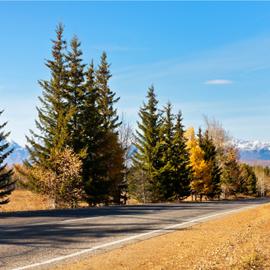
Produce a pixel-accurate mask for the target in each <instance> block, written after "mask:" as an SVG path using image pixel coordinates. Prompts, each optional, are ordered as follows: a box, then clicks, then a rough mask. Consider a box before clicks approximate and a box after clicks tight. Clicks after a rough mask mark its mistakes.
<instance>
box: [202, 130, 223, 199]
mask: <svg viewBox="0 0 270 270" xmlns="http://www.w3.org/2000/svg"><path fill="white" fill-rule="evenodd" d="M198 137H199V144H200V147H201V149H202V150H203V152H204V159H205V161H206V163H207V164H208V170H209V173H210V178H209V179H208V180H209V181H208V182H205V183H204V194H205V195H206V196H207V197H209V198H214V197H215V196H219V195H220V193H221V187H220V182H221V169H220V167H219V165H218V161H217V151H216V147H215V145H214V143H213V140H212V139H211V138H210V137H209V134H208V131H207V130H206V131H205V133H204V134H202V131H201V129H199V135H198Z"/></svg>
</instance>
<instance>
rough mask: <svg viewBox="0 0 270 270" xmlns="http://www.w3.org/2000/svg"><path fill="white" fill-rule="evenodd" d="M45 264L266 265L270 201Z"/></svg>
mask: <svg viewBox="0 0 270 270" xmlns="http://www.w3.org/2000/svg"><path fill="white" fill-rule="evenodd" d="M51 269H53V270H60V269H65V270H75V269H76V270H111V269H114V270H118V269H119V270H131V269H136V270H144V269H147V270H148V269H149V270H163V269H164V270H165V269H168V270H174V269H175V270H176V269H177V270H182V269H184V270H185V269H186V270H191V269H194V270H195V269H196V270H199V269H200V270H210V269H211V270H214V269H224V270H227V269H235V270H236V269H237V270H250V269H270V204H267V205H264V206H259V207H257V208H254V209H250V210H245V211H243V212H240V213H237V214H230V215H228V216H225V217H223V218H220V219H216V220H212V221H208V222H206V223H203V224H199V225H195V226H193V227H191V228H188V229H182V230H179V231H176V232H173V233H169V234H166V235H162V236H158V237H155V238H152V239H149V240H145V241H141V242H137V243H134V244H130V245H128V246H125V247H122V248H119V249H115V250H112V251H108V252H106V253H103V254H97V255H94V256H93V255H92V256H90V255H89V257H86V258H83V259H81V260H78V261H76V262H73V263H70V262H69V263H67V264H64V265H59V266H54V267H52V268H51Z"/></svg>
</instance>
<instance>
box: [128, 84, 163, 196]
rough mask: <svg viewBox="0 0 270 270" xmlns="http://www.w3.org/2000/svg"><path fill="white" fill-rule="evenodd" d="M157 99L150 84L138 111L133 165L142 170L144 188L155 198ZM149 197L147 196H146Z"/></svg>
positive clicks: (158, 124)
mask: <svg viewBox="0 0 270 270" xmlns="http://www.w3.org/2000/svg"><path fill="white" fill-rule="evenodd" d="M157 104H158V100H157V98H156V95H155V91H154V87H153V86H151V87H150V88H149V90H148V93H147V103H144V104H143V106H142V107H141V108H140V111H139V118H140V120H139V122H138V129H137V131H136V144H135V146H136V148H137V152H136V154H135V155H134V159H133V161H134V166H135V167H137V168H138V169H140V170H142V175H143V176H144V178H145V189H146V190H147V191H148V192H147V193H148V194H150V196H151V197H152V198H154V199H155V198H156V197H157V196H158V194H156V191H157V190H158V189H159V187H158V186H157V185H158V181H156V180H157V179H156V178H155V174H154V171H155V169H156V168H157V166H158V163H159V160H158V159H157V157H156V149H157V143H158V141H159V128H160V123H159V121H160V119H159V117H160V114H159V112H158V108H157ZM147 199H149V198H147Z"/></svg>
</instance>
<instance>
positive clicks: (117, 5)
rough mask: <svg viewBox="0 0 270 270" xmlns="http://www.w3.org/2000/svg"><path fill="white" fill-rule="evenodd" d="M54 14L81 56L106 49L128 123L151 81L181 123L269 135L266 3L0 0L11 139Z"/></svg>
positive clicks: (1, 80)
mask: <svg viewBox="0 0 270 270" xmlns="http://www.w3.org/2000/svg"><path fill="white" fill-rule="evenodd" d="M58 22H63V23H64V25H65V37H66V38H67V40H69V39H70V38H71V37H72V36H73V35H74V34H76V35H77V36H78V37H79V38H80V40H81V41H82V48H83V51H84V59H85V61H86V62H89V61H90V60H91V59H92V58H93V59H94V61H95V63H98V59H99V56H100V54H101V52H102V51H103V50H105V51H106V52H107V53H108V57H109V61H110V62H111V64H112V66H111V71H112V73H113V78H112V81H111V86H112V88H113V89H114V90H115V91H116V92H117V94H118V95H119V96H120V97H121V100H120V102H119V104H118V108H119V113H120V114H122V113H123V114H124V115H125V118H126V120H127V121H129V122H131V123H132V124H133V125H135V123H136V119H137V112H138V109H139V106H140V105H141V104H142V101H143V100H144V97H145V95H146V91H147V88H148V86H150V85H151V84H154V86H155V88H156V92H157V95H158V97H159V99H160V106H162V105H164V104H165V103H166V102H167V101H168V100H170V101H171V102H172V103H173V104H174V108H175V111H177V110H182V112H183V116H184V123H185V125H186V126H191V125H192V126H195V127H196V128H197V127H198V126H200V125H203V117H202V116H203V115H207V116H208V117H210V118H212V117H215V118H216V119H217V120H219V121H221V122H222V123H223V126H224V127H225V128H226V129H228V130H229V131H230V133H231V135H233V136H234V137H236V138H240V139H259V140H269V141H270V2H269V3H267V2H205V3H204V2H99V3H98V2H97V3H95V2H76V3H75V2H58V3H56V2H25V3H24V2H6V3H5V2H1V3H0V30H1V31H0V33H1V34H0V44H1V50H0V94H1V99H0V108H3V109H5V114H4V118H3V117H2V121H3V120H8V121H9V123H8V129H9V130H10V131H11V138H12V139H13V140H15V141H17V142H19V143H21V144H23V143H25V134H28V130H29V129H30V128H33V127H34V119H35V118H36V109H35V106H36V105H37V104H38V101H37V97H38V95H40V94H41V89H40V88H39V86H38V83H37V80H39V79H46V78H48V77H49V73H48V70H47V69H46V67H45V66H44V59H45V58H49V57H50V49H51V43H50V40H51V39H52V38H54V29H55V26H56V24H57V23H58Z"/></svg>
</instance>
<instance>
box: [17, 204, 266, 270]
mask: <svg viewBox="0 0 270 270" xmlns="http://www.w3.org/2000/svg"><path fill="white" fill-rule="evenodd" d="M260 205H261V204H258V205H252V206H246V207H241V208H238V209H234V210H227V211H224V212H221V213H216V214H211V215H207V216H202V217H199V218H195V219H192V220H189V221H186V222H183V223H177V224H173V225H170V226H167V227H164V228H162V229H158V230H153V231H150V232H146V233H140V234H136V235H133V236H130V237H126V238H124V239H119V240H116V241H113V242H109V243H105V244H101V245H98V246H95V247H92V248H88V249H84V250H81V251H77V252H74V253H71V254H68V255H64V256H59V257H56V258H53V259H50V260H46V261H43V262H39V263H34V264H29V265H25V266H22V267H18V268H13V269H12V270H24V269H30V268H34V267H38V266H42V265H46V264H51V263H54V262H59V261H62V260H65V259H69V258H73V257H76V256H79V255H82V254H85V253H91V252H93V251H95V250H98V249H102V248H107V247H110V246H113V245H117V244H122V243H125V242H128V241H131V240H134V239H138V238H142V237H145V236H149V235H153V234H158V233H161V232H166V231H167V230H170V229H175V228H180V227H184V226H187V225H191V224H193V223H196V222H200V221H203V220H206V219H210V218H213V217H217V216H222V215H226V214H230V213H233V212H240V211H242V210H244V209H250V208H255V207H257V206H260Z"/></svg>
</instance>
